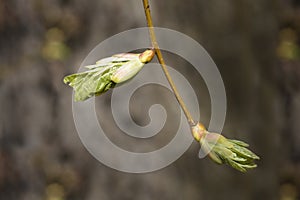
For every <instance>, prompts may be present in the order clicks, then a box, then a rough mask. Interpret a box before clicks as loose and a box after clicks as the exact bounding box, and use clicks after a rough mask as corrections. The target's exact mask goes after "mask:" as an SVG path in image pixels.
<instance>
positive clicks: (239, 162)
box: [192, 123, 259, 172]
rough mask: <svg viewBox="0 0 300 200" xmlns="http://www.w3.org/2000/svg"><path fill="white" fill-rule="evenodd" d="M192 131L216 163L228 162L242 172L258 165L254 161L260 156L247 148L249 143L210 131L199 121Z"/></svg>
mask: <svg viewBox="0 0 300 200" xmlns="http://www.w3.org/2000/svg"><path fill="white" fill-rule="evenodd" d="M192 132H193V136H194V138H195V139H196V140H197V141H198V142H200V144H201V146H202V148H203V149H204V151H205V152H206V153H208V155H209V157H210V158H211V159H212V160H213V161H215V162H216V163H218V164H224V163H226V164H228V165H230V166H231V167H233V168H235V169H237V170H239V171H241V172H246V171H247V169H251V168H255V167H257V165H256V164H255V163H254V161H255V160H258V159H259V157H258V156H257V155H255V154H254V153H253V152H252V151H250V150H249V149H247V147H248V146H249V145H248V144H247V143H245V142H242V141H239V140H230V139H227V138H225V137H224V136H222V135H220V134H218V133H211V132H208V131H207V130H206V129H205V128H204V126H203V125H202V124H199V123H198V124H197V125H195V126H194V127H192Z"/></svg>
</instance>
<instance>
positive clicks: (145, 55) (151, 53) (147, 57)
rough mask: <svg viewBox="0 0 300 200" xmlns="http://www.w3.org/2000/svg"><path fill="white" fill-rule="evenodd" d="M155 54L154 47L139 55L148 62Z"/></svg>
mask: <svg viewBox="0 0 300 200" xmlns="http://www.w3.org/2000/svg"><path fill="white" fill-rule="evenodd" d="M154 55H155V51H154V50H153V49H150V50H146V51H144V52H143V53H141V55H140V56H139V59H140V61H141V62H142V63H148V62H150V61H151V60H152V58H153V57H154Z"/></svg>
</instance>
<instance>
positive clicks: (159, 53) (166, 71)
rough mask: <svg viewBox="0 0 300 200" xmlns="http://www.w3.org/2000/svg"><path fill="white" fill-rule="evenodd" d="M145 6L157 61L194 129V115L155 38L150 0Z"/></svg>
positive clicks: (146, 1) (144, 3) (144, 2)
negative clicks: (171, 74) (177, 86)
mask: <svg viewBox="0 0 300 200" xmlns="http://www.w3.org/2000/svg"><path fill="white" fill-rule="evenodd" d="M143 5H144V11H145V15H146V20H147V24H148V28H149V33H150V40H151V43H152V46H153V48H154V50H155V54H156V56H157V59H158V61H159V63H160V64H161V67H162V69H163V72H164V74H165V76H166V78H167V80H168V82H169V84H170V86H171V88H172V90H173V92H174V95H175V97H176V99H177V101H178V103H179V105H180V106H181V108H182V110H183V112H184V114H185V116H186V118H187V120H188V123H189V125H190V126H191V127H192V126H195V125H196V124H195V122H194V120H193V118H192V115H191V113H190V112H189V111H188V109H187V107H186V105H185V103H184V101H183V100H182V98H181V96H180V95H179V92H178V90H177V88H176V86H175V84H174V82H173V80H172V78H171V76H170V74H169V71H168V69H167V66H166V63H165V61H164V59H163V56H162V53H161V50H160V48H159V46H158V43H157V40H156V36H155V32H154V28H153V22H152V17H151V14H150V5H149V1H148V0H143Z"/></svg>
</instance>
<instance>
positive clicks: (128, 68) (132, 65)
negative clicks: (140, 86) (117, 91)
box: [111, 50, 154, 83]
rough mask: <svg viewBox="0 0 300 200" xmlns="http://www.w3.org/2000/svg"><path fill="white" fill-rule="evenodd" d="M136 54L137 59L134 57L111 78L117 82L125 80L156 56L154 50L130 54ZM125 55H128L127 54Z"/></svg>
mask: <svg viewBox="0 0 300 200" xmlns="http://www.w3.org/2000/svg"><path fill="white" fill-rule="evenodd" d="M129 55H131V56H132V55H136V59H132V60H131V61H130V62H127V63H126V64H124V65H122V66H121V67H120V68H119V69H117V70H116V71H115V73H114V74H113V75H112V76H111V80H112V81H113V82H115V83H122V82H125V81H127V80H129V79H131V78H132V77H134V76H135V75H136V74H137V73H138V72H139V71H140V70H141V69H142V68H143V66H144V65H145V63H148V62H150V61H151V60H152V58H153V56H154V50H146V51H144V52H143V53H141V54H129ZM123 56H126V55H125V54H124V55H123Z"/></svg>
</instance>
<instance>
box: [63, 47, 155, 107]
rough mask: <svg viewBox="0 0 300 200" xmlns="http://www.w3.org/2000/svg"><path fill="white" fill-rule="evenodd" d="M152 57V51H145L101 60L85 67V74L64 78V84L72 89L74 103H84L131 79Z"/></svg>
mask: <svg viewBox="0 0 300 200" xmlns="http://www.w3.org/2000/svg"><path fill="white" fill-rule="evenodd" d="M153 56H154V50H146V51H144V52H143V53H140V54H133V53H123V54H117V55H113V56H111V57H108V58H103V59H101V60H99V61H97V62H96V64H94V65H88V66H85V68H87V69H88V70H87V71H85V72H81V73H76V74H71V75H69V76H66V77H65V78H64V83H66V84H68V85H70V86H71V87H73V89H74V91H75V101H84V100H86V99H88V98H90V97H92V96H94V95H100V94H102V93H104V92H106V91H107V90H109V89H110V88H113V87H114V86H115V85H116V83H122V82H125V81H127V80H129V79H131V78H133V77H134V76H135V75H136V74H137V73H138V72H139V71H140V70H141V69H142V68H143V66H144V65H145V64H146V63H147V62H150V61H151V60H152V58H153Z"/></svg>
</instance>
